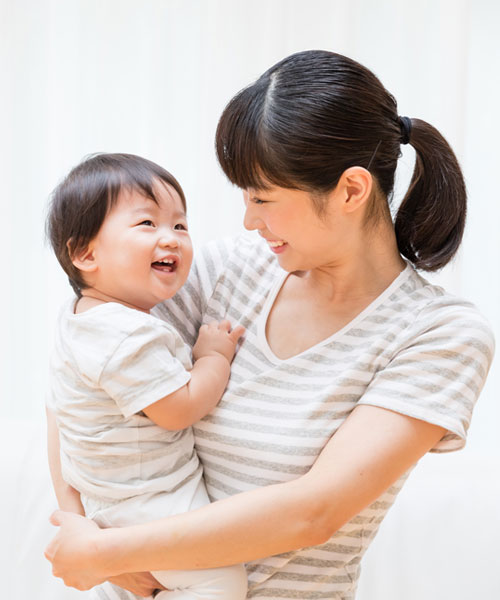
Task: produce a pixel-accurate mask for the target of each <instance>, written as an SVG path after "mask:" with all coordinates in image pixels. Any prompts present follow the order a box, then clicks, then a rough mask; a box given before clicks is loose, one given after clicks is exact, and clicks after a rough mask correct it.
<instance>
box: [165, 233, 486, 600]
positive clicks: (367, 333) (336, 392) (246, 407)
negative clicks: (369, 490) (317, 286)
mask: <svg viewBox="0 0 500 600" xmlns="http://www.w3.org/2000/svg"><path fill="white" fill-rule="evenodd" d="M286 275H287V273H286V272H284V271H283V270H282V269H281V268H280V267H279V265H278V263H277V261H276V258H275V256H274V255H273V254H271V253H270V252H269V250H268V248H267V247H266V245H265V243H264V242H263V241H259V240H258V239H254V238H253V237H250V236H248V235H246V236H241V237H239V238H237V239H234V240H229V241H225V242H217V243H212V244H209V245H208V246H207V247H206V249H205V250H204V252H202V253H201V254H200V255H199V256H198V258H197V261H196V264H195V266H194V267H193V270H192V272H191V275H190V279H189V281H188V283H187V284H186V285H185V286H184V288H183V289H182V290H180V291H179V292H178V294H177V295H176V296H175V297H174V299H173V300H171V301H169V302H167V303H165V304H163V305H160V306H159V307H157V308H156V309H155V313H156V314H157V315H158V316H162V317H163V318H165V319H167V320H168V321H169V322H170V323H171V324H172V325H173V326H174V327H175V328H176V329H177V330H178V331H179V332H180V333H181V334H182V335H183V336H184V339H185V340H186V341H187V342H188V343H190V344H192V343H193V341H194V340H195V338H196V334H197V331H198V328H199V326H200V324H201V323H202V322H208V321H210V320H213V319H222V318H228V319H229V320H230V321H231V323H232V324H233V325H234V324H237V323H239V324H241V325H243V326H244V327H246V333H245V336H244V340H243V342H242V343H241V346H240V348H239V350H238V352H237V354H236V356H235V358H234V361H233V363H232V369H231V378H230V381H229V384H228V387H227V390H226V392H225V394H224V396H223V398H222V399H221V401H220V402H219V404H218V406H217V407H216V408H215V409H214V410H213V411H212V412H211V413H210V414H209V415H207V416H206V417H205V418H204V419H203V420H202V421H200V422H199V423H198V424H197V425H196V426H195V427H194V432H195V443H196V449H197V452H198V455H199V457H200V459H201V462H202V464H203V468H204V473H205V481H206V485H207V489H208V493H209V495H210V498H211V500H212V501H214V500H218V499H222V498H225V497H227V496H231V495H232V494H236V493H238V492H244V491H246V490H250V489H252V488H256V487H260V486H265V485H270V484H274V483H279V482H285V481H288V480H291V479H294V478H296V477H299V476H300V475H302V474H304V473H306V472H307V471H308V470H309V468H310V467H311V465H312V464H313V463H314V461H315V459H316V457H317V456H318V454H319V453H320V452H321V450H322V449H323V447H324V446H325V445H326V443H327V442H328V440H329V439H330V438H331V436H332V435H333V434H334V433H335V431H336V430H337V429H338V427H339V426H340V425H341V424H342V423H343V421H344V420H345V418H346V417H347V416H348V415H349V413H350V412H351V411H352V410H353V408H354V407H355V406H356V405H358V404H370V405H374V406H379V407H384V408H388V409H391V410H394V411H397V412H400V413H403V414H405V415H409V416H412V417H416V418H418V419H422V420H425V421H428V422H431V423H435V424H437V425H440V426H442V427H444V428H446V430H447V433H446V435H445V436H444V437H443V438H442V440H441V441H440V442H438V444H437V445H436V447H435V448H434V451H448V450H456V449H458V448H461V447H462V446H463V445H464V443H465V436H466V432H467V428H468V425H469V421H470V418H471V412H472V408H473V406H474V403H475V401H476V399H477V397H478V395H479V392H480V390H481V388H482V386H483V384H484V381H485V378H486V374H487V372H488V368H489V365H490V362H491V360H492V355H493V348H494V343H493V338H492V334H491V331H490V328H489V326H488V324H487V323H486V322H485V320H484V319H483V317H482V316H481V315H480V314H479V313H478V311H477V310H476V308H475V307H474V306H473V305H471V304H470V303H468V302H464V301H462V300H460V299H457V298H455V297H453V296H451V295H449V294H447V293H446V292H445V291H443V290H442V289H441V288H440V287H437V286H434V285H431V284H429V283H428V282H427V281H425V279H423V278H422V277H420V276H419V275H418V274H417V273H416V272H415V270H414V269H413V268H412V267H411V266H410V265H408V266H407V267H406V269H405V270H404V271H403V272H402V273H401V274H400V275H399V276H398V277H397V278H396V279H395V280H394V281H393V283H392V284H391V285H390V286H389V287H388V288H387V289H386V290H385V291H384V292H383V293H382V294H381V295H380V296H379V297H378V298H377V299H375V300H374V301H373V302H372V303H371V304H370V305H369V306H368V307H367V308H366V309H365V310H363V311H362V312H361V314H359V315H358V316H357V317H356V318H355V319H353V321H351V322H350V323H349V324H348V325H346V326H345V327H343V328H342V329H341V330H340V331H337V332H336V333H335V334H333V335H331V336H330V337H328V338H327V339H325V340H323V341H322V342H320V343H318V344H316V345H314V346H313V347H311V348H309V349H308V350H306V351H304V352H302V353H300V354H298V355H296V356H293V357H291V358H288V359H286V360H280V359H279V358H278V357H276V356H275V355H274V354H273V352H272V350H271V348H270V347H269V345H268V343H267V340H266V335H265V326H266V320H267V316H268V315H269V311H270V309H271V307H272V304H273V302H274V299H275V298H276V296H277V294H278V292H279V290H280V288H281V285H282V284H283V282H284V280H285V278H286ZM300 326H301V324H300V322H294V323H290V327H294V328H300ZM404 479H405V476H403V477H402V478H401V479H400V480H399V481H397V482H396V483H395V484H394V485H393V486H392V487H391V488H390V489H388V490H387V491H386V492H384V493H383V494H382V495H381V496H380V497H379V498H378V499H377V501H376V502H374V503H372V504H371V505H370V506H369V507H367V508H366V509H364V510H363V511H362V512H361V513H360V514H359V515H357V516H356V517H354V518H353V519H351V521H349V522H348V523H346V524H345V525H344V526H343V527H342V528H341V529H340V530H339V531H337V533H335V535H333V537H332V538H331V539H330V540H329V541H328V542H327V543H325V544H322V545H320V546H315V547H310V548H304V549H301V550H294V551H291V552H287V553H286V554H282V555H279V556H272V557H269V558H264V559H262V560H257V561H254V562H251V563H249V564H248V565H247V567H248V573H249V593H248V597H249V598H266V599H272V600H278V599H280V600H283V599H292V598H293V599H297V598H300V599H303V600H306V599H313V598H314V599H318V598H328V599H342V600H348V599H351V598H353V597H354V594H355V588H356V581H357V579H358V576H359V562H360V559H361V557H362V555H363V553H364V552H365V550H366V548H367V546H368V544H369V543H370V541H371V539H372V538H373V536H374V534H375V532H376V530H377V529H378V526H379V524H380V522H381V521H382V519H383V517H384V515H385V514H386V512H387V510H388V509H389V507H390V506H391V504H392V503H393V501H394V499H395V497H396V495H397V493H398V492H399V490H400V488H401V486H402V484H403V481H404ZM214 543H217V540H214Z"/></svg>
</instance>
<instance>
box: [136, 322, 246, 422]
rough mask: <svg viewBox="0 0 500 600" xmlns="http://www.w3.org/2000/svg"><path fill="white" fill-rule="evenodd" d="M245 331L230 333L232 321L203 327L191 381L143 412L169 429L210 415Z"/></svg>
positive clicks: (239, 329) (223, 386)
mask: <svg viewBox="0 0 500 600" xmlns="http://www.w3.org/2000/svg"><path fill="white" fill-rule="evenodd" d="M243 332H244V328H243V327H241V326H237V327H235V328H234V329H233V330H231V325H230V323H229V321H221V322H220V323H217V322H214V323H211V324H210V325H202V327H201V329H200V332H199V335H198V339H197V341H196V343H195V345H194V347H193V358H194V359H195V363H194V366H193V369H192V370H191V380H190V381H189V382H188V383H187V384H186V385H185V386H183V387H182V388H180V389H179V390H177V391H175V392H173V393H172V394H169V395H168V396H165V398H162V399H161V400H158V401H157V402H155V403H154V404H151V405H150V406H148V407H147V408H144V409H143V412H144V413H145V414H146V415H147V416H148V417H149V418H150V419H151V420H152V421H154V422H155V423H156V424H157V425H160V427H163V428H165V429H170V430H178V429H185V428H186V427H189V426H190V425H192V424H193V423H196V422H197V421H199V420H200V419H201V418H202V417H204V416H205V415H206V414H208V413H209V412H210V411H211V410H212V409H213V408H214V407H215V406H216V404H217V402H219V400H220V398H221V396H222V394H223V392H224V390H225V388H226V385H227V382H228V379H229V373H230V365H231V361H232V360H233V356H234V352H235V349H236V344H237V343H238V340H239V339H240V337H241V336H242V335H243Z"/></svg>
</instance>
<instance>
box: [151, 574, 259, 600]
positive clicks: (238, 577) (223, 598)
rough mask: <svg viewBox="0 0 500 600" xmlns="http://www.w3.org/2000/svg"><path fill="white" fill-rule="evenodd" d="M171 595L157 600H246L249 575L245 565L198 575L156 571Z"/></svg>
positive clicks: (161, 596) (156, 598)
mask: <svg viewBox="0 0 500 600" xmlns="http://www.w3.org/2000/svg"><path fill="white" fill-rule="evenodd" d="M153 575H154V577H156V579H158V581H159V582H160V583H162V584H163V585H164V586H165V587H166V588H167V589H168V591H165V592H160V593H159V594H157V595H156V596H155V600H244V599H245V598H246V597H247V574H246V571H245V569H244V567H243V566H242V565H235V566H233V567H222V568H219V569H202V570H198V571H153Z"/></svg>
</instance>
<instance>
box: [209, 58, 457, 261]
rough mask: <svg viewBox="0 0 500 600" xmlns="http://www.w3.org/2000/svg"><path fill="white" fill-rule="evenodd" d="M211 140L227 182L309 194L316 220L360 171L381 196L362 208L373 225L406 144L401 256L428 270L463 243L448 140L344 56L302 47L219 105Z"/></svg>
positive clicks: (398, 224) (384, 210)
mask: <svg viewBox="0 0 500 600" xmlns="http://www.w3.org/2000/svg"><path fill="white" fill-rule="evenodd" d="M215 143H216V149H217V156H218V159H219V163H220V165H221V166H222V169H223V170H224V173H225V174H226V175H227V177H228V178H229V180H230V181H231V182H232V183H234V184H235V185H237V186H238V187H240V188H243V189H246V188H256V189H266V187H269V186H270V185H277V186H279V187H284V188H294V189H301V190H304V191H308V192H310V193H311V197H312V200H313V202H314V206H315V208H316V210H317V213H318V214H319V215H321V214H322V213H323V212H324V210H325V208H326V207H325V201H324V199H325V194H326V193H328V192H330V191H331V190H333V189H334V188H335V186H336V185H337V183H338V181H339V179H340V177H341V175H342V173H343V172H344V171H345V170H346V169H348V168H349V167H353V166H361V167H365V168H366V169H368V170H369V171H370V172H371V173H372V175H373V177H374V179H375V183H376V185H375V189H376V190H380V192H381V193H378V194H374V195H373V197H372V199H371V203H370V204H369V205H368V210H367V213H366V219H367V221H368V222H372V223H373V222H375V221H376V220H377V219H379V218H380V217H381V216H385V218H390V212H389V208H388V206H387V201H389V202H390V201H391V199H392V194H393V187H394V174H395V171H396V165H397V161H398V158H399V156H400V154H401V152H400V144H402V143H410V144H411V145H412V146H413V148H414V149H415V152H416V162H415V169H414V172H413V177H412V180H411V183H410V187H409V189H408V191H407V193H406V195H405V197H404V199H403V201H402V203H401V205H400V207H399V210H398V212H397V215H396V218H395V230H396V238H397V241H398V247H399V251H400V253H401V254H402V255H403V256H405V257H406V258H408V260H410V261H411V262H412V263H413V264H414V265H415V266H416V267H417V268H419V269H424V270H428V271H434V270H436V269H439V268H441V267H443V266H444V265H445V264H446V263H447V262H448V261H449V260H450V259H451V258H452V257H453V255H454V254H455V252H456V251H457V249H458V247H459V245H460V242H461V240H462V234H463V230H464V224H465V213H466V191H465V184H464V179H463V176H462V172H461V170H460V167H459V164H458V161H457V159H456V157H455V155H454V153H453V151H452V149H451V148H450V146H449V144H448V143H447V141H446V140H445V139H444V138H443V136H442V135H441V134H440V133H439V132H438V131H437V130H436V129H435V128H434V127H432V125H429V124H428V123H426V122H425V121H422V120H420V119H409V118H408V117H402V118H401V117H399V115H398V111H397V105H396V100H395V99H394V97H393V96H392V95H391V94H390V93H389V92H388V91H387V90H386V89H385V88H384V86H383V85H382V83H381V82H380V81H379V80H378V78H377V77H376V76H375V75H374V74H373V73H372V72H371V71H369V70H368V69H367V68H365V67H363V66H362V65H360V64H359V63H357V62H355V61H354V60H351V59H349V58H347V57H345V56H342V55H340V54H335V53H333V52H327V51H323V50H308V51H305V52H298V53H297V54H292V55H291V56H288V57H287V58H285V59H283V60H282V61H280V62H279V63H277V64H276V65H274V66H273V67H271V68H270V69H269V70H268V71H266V72H265V73H264V74H263V75H262V76H261V77H260V78H259V79H258V80H257V81H256V82H255V83H253V84H252V85H250V86H248V87H246V88H245V89H243V90H242V91H241V92H239V93H238V94H237V95H236V96H235V97H234V98H233V99H232V100H231V101H230V102H229V104H228V105H227V106H226V108H225V110H224V112H223V114H222V116H221V118H220V121H219V125H218V128H217V134H216V142H215Z"/></svg>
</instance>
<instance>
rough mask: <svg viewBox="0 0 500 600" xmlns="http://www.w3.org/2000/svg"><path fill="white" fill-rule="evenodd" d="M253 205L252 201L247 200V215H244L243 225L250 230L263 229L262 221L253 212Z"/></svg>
mask: <svg viewBox="0 0 500 600" xmlns="http://www.w3.org/2000/svg"><path fill="white" fill-rule="evenodd" d="M252 209H253V206H252V204H251V203H250V202H245V216H244V217H243V227H244V228H245V229H248V230H249V231H253V230H254V229H262V221H261V219H260V218H259V217H257V216H256V215H255V214H254V213H253V210H252Z"/></svg>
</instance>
